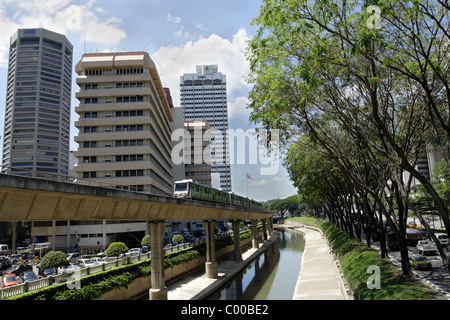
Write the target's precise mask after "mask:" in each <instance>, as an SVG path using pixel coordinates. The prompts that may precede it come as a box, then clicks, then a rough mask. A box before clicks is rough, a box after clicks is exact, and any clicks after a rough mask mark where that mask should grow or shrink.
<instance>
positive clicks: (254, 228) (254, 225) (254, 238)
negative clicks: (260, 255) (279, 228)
mask: <svg viewBox="0 0 450 320" xmlns="http://www.w3.org/2000/svg"><path fill="white" fill-rule="evenodd" d="M252 248H255V249H258V248H259V241H258V220H252Z"/></svg>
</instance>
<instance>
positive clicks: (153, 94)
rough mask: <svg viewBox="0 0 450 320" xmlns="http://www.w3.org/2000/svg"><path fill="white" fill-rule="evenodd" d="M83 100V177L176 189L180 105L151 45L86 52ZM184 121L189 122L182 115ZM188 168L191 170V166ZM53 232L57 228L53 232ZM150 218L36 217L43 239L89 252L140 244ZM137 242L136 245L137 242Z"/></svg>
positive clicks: (144, 188)
mask: <svg viewBox="0 0 450 320" xmlns="http://www.w3.org/2000/svg"><path fill="white" fill-rule="evenodd" d="M76 72H77V74H78V78H77V80H76V81H77V84H78V85H79V87H80V90H79V91H77V92H76V97H77V99H78V100H79V101H80V103H79V105H77V106H76V107H75V111H76V112H77V113H78V114H79V116H80V117H79V119H77V120H76V122H75V126H76V127H77V128H78V129H79V133H78V134H77V135H76V136H75V141H76V142H77V143H78V144H79V147H78V149H77V150H75V152H74V156H75V157H76V161H72V162H75V164H74V168H73V170H74V172H75V173H76V175H77V176H78V181H77V183H83V182H85V183H90V184H91V185H95V184H96V183H101V184H102V185H105V186H108V185H111V186H113V187H115V188H118V189H123V190H128V191H139V192H148V193H155V194H162V195H167V194H169V195H171V194H173V179H174V178H173V173H172V172H173V168H172V161H171V150H172V142H171V133H172V130H173V125H174V123H173V122H172V119H173V115H174V114H175V113H174V112H173V109H174V108H173V105H172V99H171V97H170V91H169V90H168V89H167V88H163V87H162V84H161V81H160V78H159V75H158V72H157V70H156V66H155V64H154V63H153V61H152V60H151V59H150V57H149V55H148V54H147V53H145V52H122V53H99V54H85V55H83V56H82V58H81V60H80V61H79V62H78V64H77V65H76ZM177 121H178V126H179V127H181V126H182V125H183V121H182V118H181V119H180V120H177ZM183 174H184V171H183ZM53 234H54V235H55V236H54V237H53ZM146 234H148V227H147V223H146V221H143V222H135V221H105V220H103V221H56V223H53V226H52V223H51V222H42V223H37V224H35V226H34V228H33V235H34V236H35V237H36V239H37V240H38V241H49V242H53V241H54V242H55V247H56V248H59V249H61V250H70V251H77V250H81V251H82V252H83V253H87V252H89V250H98V249H104V248H106V247H107V246H108V245H109V244H110V243H111V242H115V241H121V242H125V243H126V244H127V245H129V246H140V240H141V239H142V237H143V236H144V235H146ZM130 248H131V247H130Z"/></svg>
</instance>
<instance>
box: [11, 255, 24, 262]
mask: <svg viewBox="0 0 450 320" xmlns="http://www.w3.org/2000/svg"><path fill="white" fill-rule="evenodd" d="M9 259H10V260H11V263H12V264H14V263H19V262H20V259H22V255H21V254H12V255H11V256H10V257H9Z"/></svg>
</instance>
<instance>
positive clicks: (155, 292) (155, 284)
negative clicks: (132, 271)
mask: <svg viewBox="0 0 450 320" xmlns="http://www.w3.org/2000/svg"><path fill="white" fill-rule="evenodd" d="M147 225H148V228H149V229H150V242H151V268H152V288H151V289H150V290H149V297H150V300H167V289H166V285H165V281H164V229H165V228H166V222H165V221H164V220H162V221H149V222H148V223H147Z"/></svg>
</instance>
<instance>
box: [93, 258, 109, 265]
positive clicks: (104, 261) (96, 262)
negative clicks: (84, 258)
mask: <svg viewBox="0 0 450 320" xmlns="http://www.w3.org/2000/svg"><path fill="white" fill-rule="evenodd" d="M90 260H92V261H94V263H95V264H105V263H106V260H105V259H103V258H91V259H90Z"/></svg>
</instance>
